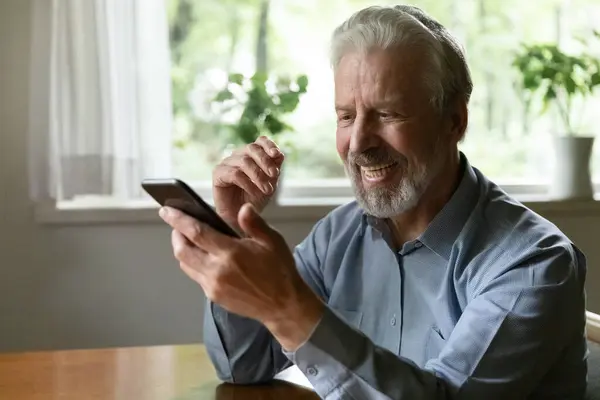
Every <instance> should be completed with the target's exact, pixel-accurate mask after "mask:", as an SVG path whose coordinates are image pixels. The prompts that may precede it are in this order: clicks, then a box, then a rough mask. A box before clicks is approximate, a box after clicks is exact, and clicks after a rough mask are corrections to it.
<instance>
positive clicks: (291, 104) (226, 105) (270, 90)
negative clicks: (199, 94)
mask: <svg viewBox="0 0 600 400" xmlns="http://www.w3.org/2000/svg"><path fill="white" fill-rule="evenodd" d="M307 87H308V77H307V76H306V75H300V76H298V77H297V78H296V79H295V80H292V79H290V78H289V77H278V78H271V79H269V77H268V75H267V74H266V73H262V72H257V73H255V74H254V75H252V76H251V77H245V76H243V75H242V74H237V73H236V74H230V75H229V81H228V84H227V87H226V88H225V89H223V90H222V91H220V92H219V93H218V94H217V95H216V96H215V98H214V103H215V104H217V105H219V106H220V107H221V108H222V109H223V110H224V112H225V113H230V112H234V113H236V112H237V113H239V118H237V120H236V122H235V123H231V124H223V125H224V126H225V127H226V128H227V129H228V131H229V142H230V143H232V144H247V143H252V142H254V141H255V140H256V139H257V138H258V137H259V136H261V135H269V136H272V137H276V136H278V135H280V134H281V133H283V132H286V131H292V130H293V128H292V127H291V126H289V125H288V124H286V123H285V122H284V121H283V117H284V115H285V114H289V113H292V112H294V110H296V107H298V104H299V102H300V97H301V96H302V94H304V93H306V90H307Z"/></svg>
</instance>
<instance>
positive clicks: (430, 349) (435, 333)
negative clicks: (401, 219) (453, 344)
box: [425, 326, 446, 362]
mask: <svg viewBox="0 0 600 400" xmlns="http://www.w3.org/2000/svg"><path fill="white" fill-rule="evenodd" d="M445 345H446V339H444V337H443V336H442V333H441V332H440V329H439V328H438V327H437V326H432V327H431V328H430V329H429V332H428V337H427V342H426V344H425V362H427V361H429V360H431V359H433V358H437V357H438V356H439V355H440V352H441V351H442V349H443V348H444V346H445Z"/></svg>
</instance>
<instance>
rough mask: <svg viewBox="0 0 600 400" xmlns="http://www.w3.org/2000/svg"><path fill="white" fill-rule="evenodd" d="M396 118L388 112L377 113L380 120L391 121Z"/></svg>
mask: <svg viewBox="0 0 600 400" xmlns="http://www.w3.org/2000/svg"><path fill="white" fill-rule="evenodd" d="M396 116H397V115H396V114H394V113H393V112H389V111H380V112H379V118H381V119H393V118H395V117H396Z"/></svg>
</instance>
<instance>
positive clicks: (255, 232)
mask: <svg viewBox="0 0 600 400" xmlns="http://www.w3.org/2000/svg"><path fill="white" fill-rule="evenodd" d="M238 224H239V226H240V228H242V230H243V231H244V233H246V235H248V237H251V238H253V239H258V240H260V241H261V242H265V243H272V242H273V235H274V233H275V232H274V231H273V229H271V227H270V226H269V224H267V221H265V220H264V219H263V218H262V217H261V216H260V215H259V214H258V212H257V211H256V208H254V206H253V205H252V204H250V203H246V204H244V205H243V206H242V208H240V212H239V213H238Z"/></svg>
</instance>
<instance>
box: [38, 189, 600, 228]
mask: <svg viewBox="0 0 600 400" xmlns="http://www.w3.org/2000/svg"><path fill="white" fill-rule="evenodd" d="M351 200H352V199H350V198H302V199H297V200H293V199H283V200H281V201H280V202H278V203H277V204H272V205H269V206H268V207H267V208H266V209H265V210H264V212H263V215H264V217H265V218H266V219H267V220H268V221H270V222H272V223H280V222H297V221H314V220H317V219H319V218H322V217H323V216H325V215H326V214H327V213H329V212H330V211H332V210H333V209H334V208H336V207H337V206H339V205H340V204H344V203H347V202H348V201H351ZM519 200H520V201H521V202H523V204H525V205H526V206H527V207H529V208H531V209H532V210H533V211H535V212H537V213H539V214H541V215H543V216H544V217H546V218H552V217H567V216H570V217H577V216H580V217H581V216H585V217H590V216H600V196H598V195H597V196H596V199H595V200H565V201H558V200H544V199H543V198H540V197H533V196H528V197H527V198H525V197H522V198H519ZM157 210H158V207H157V206H156V205H155V204H154V203H153V202H150V201H137V202H120V203H119V202H94V203H91V202H86V203H79V202H74V203H73V204H67V205H65V206H61V207H56V204H54V203H38V204H36V205H35V220H36V222H38V223H40V224H44V225H46V224H49V225H83V224H85V225H90V224H137V223H148V224H152V223H162V221H161V220H160V218H159V217H158V213H157Z"/></svg>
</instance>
